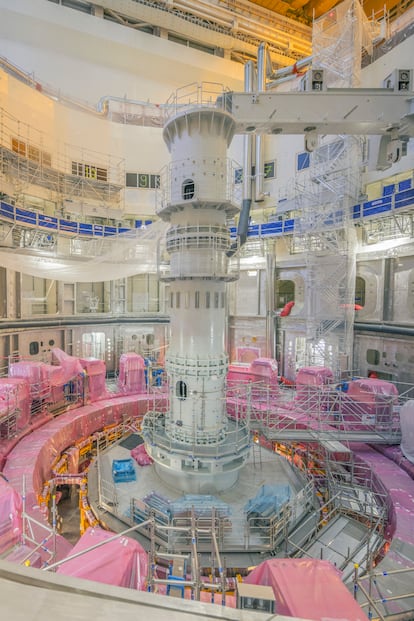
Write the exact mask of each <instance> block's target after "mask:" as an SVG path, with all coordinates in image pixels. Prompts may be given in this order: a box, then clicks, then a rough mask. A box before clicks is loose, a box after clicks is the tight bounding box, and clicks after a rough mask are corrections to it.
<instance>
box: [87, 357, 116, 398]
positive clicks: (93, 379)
mask: <svg viewBox="0 0 414 621" xmlns="http://www.w3.org/2000/svg"><path fill="white" fill-rule="evenodd" d="M80 363H81V365H82V368H83V369H84V370H85V372H86V378H87V386H88V394H89V399H90V401H99V400H100V399H107V398H108V397H109V392H108V390H107V388H106V365H105V362H104V361H103V360H97V359H96V358H81V359H80Z"/></svg>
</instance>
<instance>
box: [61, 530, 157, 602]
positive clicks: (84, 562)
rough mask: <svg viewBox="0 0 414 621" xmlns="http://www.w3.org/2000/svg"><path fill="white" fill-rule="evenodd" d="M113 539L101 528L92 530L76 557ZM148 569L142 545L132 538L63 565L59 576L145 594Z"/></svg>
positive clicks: (117, 540) (102, 547)
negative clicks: (63, 575) (134, 590)
mask: <svg viewBox="0 0 414 621" xmlns="http://www.w3.org/2000/svg"><path fill="white" fill-rule="evenodd" d="M113 537H114V535H113V533H111V532H108V531H105V530H103V529H101V528H99V527H98V528H96V527H95V528H88V530H87V531H86V532H85V534H84V535H83V536H82V537H81V538H80V540H79V541H78V543H77V544H76V545H75V547H74V548H73V551H72V553H73V554H76V553H77V552H81V551H82V550H86V549H88V548H91V547H92V546H95V545H96V544H98V543H101V542H103V541H107V540H108V539H111V538H113ZM147 568H148V561H147V553H146V552H145V550H144V548H143V547H142V546H141V544H140V543H138V541H135V540H134V539H129V538H128V537H118V538H117V539H113V541H108V542H107V543H106V544H105V545H101V546H100V547H99V548H96V549H95V550H90V551H89V552H85V553H84V554H82V555H81V556H80V557H79V558H76V559H72V560H70V561H67V562H66V563H63V565H61V566H60V567H58V569H57V571H56V573H58V574H65V575H66V576H77V577H78V578H85V579H86V580H95V581H96V582H102V583H104V584H113V585H116V586H122V587H127V588H130V589H137V590H139V591H143V590H145V583H146V578H147Z"/></svg>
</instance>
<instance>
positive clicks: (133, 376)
mask: <svg viewBox="0 0 414 621" xmlns="http://www.w3.org/2000/svg"><path fill="white" fill-rule="evenodd" d="M118 390H119V392H122V393H123V394H131V393H135V392H145V391H146V385H145V361H144V358H143V357H142V356H140V355H139V354H135V353H134V352H127V353H126V354H121V356H120V358H119V377H118Z"/></svg>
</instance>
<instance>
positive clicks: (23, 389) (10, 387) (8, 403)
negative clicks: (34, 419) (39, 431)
mask: <svg viewBox="0 0 414 621" xmlns="http://www.w3.org/2000/svg"><path fill="white" fill-rule="evenodd" d="M30 406H31V398H30V391H29V382H28V381H27V380H26V379H23V378H17V377H16V378H12V377H2V378H0V410H1V412H2V414H0V418H1V417H2V415H3V414H4V415H7V414H10V413H12V412H13V411H17V412H18V415H17V423H16V424H17V429H18V430H20V429H24V427H26V425H27V424H28V422H29V420H30Z"/></svg>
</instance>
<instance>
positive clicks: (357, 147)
mask: <svg viewBox="0 0 414 621" xmlns="http://www.w3.org/2000/svg"><path fill="white" fill-rule="evenodd" d="M371 41H372V28H371V27H370V24H369V22H368V20H367V18H366V17H365V15H364V13H363V10H362V7H361V6H360V4H359V2H358V1H357V0H346V1H345V2H343V3H342V4H340V5H338V6H337V7H335V8H334V9H333V10H332V11H330V12H329V13H327V14H325V15H324V16H322V17H321V18H320V19H318V20H316V21H315V22H314V26H313V51H314V53H313V64H312V67H313V68H317V70H321V74H322V76H323V78H322V80H323V84H322V85H321V88H326V86H336V87H338V86H340V87H355V86H358V85H359V83H360V69H361V53H362V49H363V48H365V49H366V48H368V47H369V45H370V44H371ZM314 70H315V71H316V69H314ZM315 140H317V142H316V145H315V148H314V150H313V151H312V152H311V153H310V167H309V171H308V176H307V178H306V182H305V183H304V182H302V183H296V197H295V207H296V209H299V210H300V217H299V218H297V219H296V220H295V232H294V235H293V238H292V252H294V253H296V252H302V253H303V254H304V257H305V262H306V274H307V277H306V284H305V287H306V293H305V304H304V308H303V311H302V316H304V328H303V330H304V333H305V334H304V336H305V346H304V347H303V348H301V351H300V353H299V356H298V358H299V357H300V359H297V360H296V367H301V366H307V365H322V366H328V367H330V368H331V369H332V370H333V372H334V374H335V375H336V377H338V378H340V377H341V376H342V375H343V373H345V372H346V371H349V370H350V369H351V368H352V342H353V320H354V298H355V294H354V289H355V242H356V239H355V230H354V226H353V223H352V220H351V207H352V205H354V204H355V203H357V202H358V197H359V195H360V189H361V170H362V163H363V159H364V154H365V141H364V139H362V138H359V137H357V136H326V137H323V138H316V136H315ZM301 178H303V176H302V177H301Z"/></svg>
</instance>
